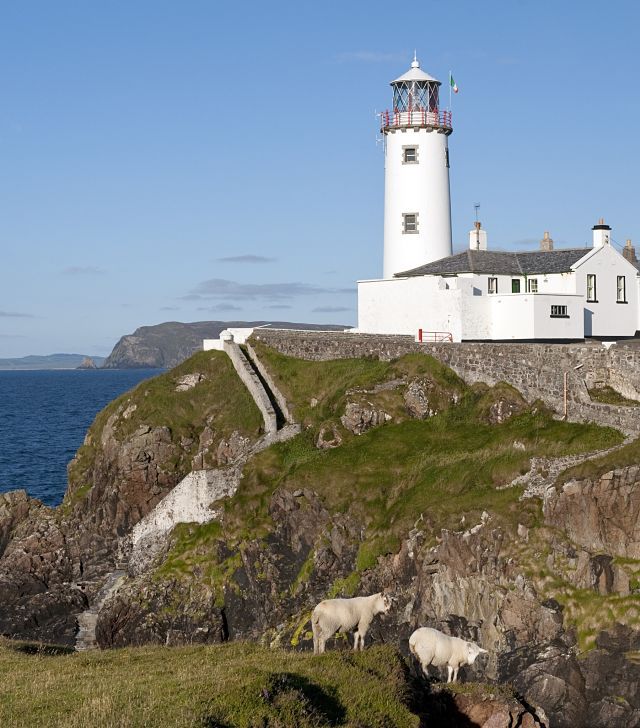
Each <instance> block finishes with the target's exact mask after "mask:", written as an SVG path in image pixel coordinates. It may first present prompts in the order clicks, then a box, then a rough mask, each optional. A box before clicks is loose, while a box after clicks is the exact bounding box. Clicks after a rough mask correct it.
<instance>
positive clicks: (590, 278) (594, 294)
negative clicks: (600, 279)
mask: <svg viewBox="0 0 640 728" xmlns="http://www.w3.org/2000/svg"><path fill="white" fill-rule="evenodd" d="M587 303H598V284H597V279H596V274H595V273H587Z"/></svg>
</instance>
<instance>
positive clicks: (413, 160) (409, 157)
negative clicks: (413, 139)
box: [402, 146, 418, 164]
mask: <svg viewBox="0 0 640 728" xmlns="http://www.w3.org/2000/svg"><path fill="white" fill-rule="evenodd" d="M402 164H418V147H408V146H403V147H402Z"/></svg>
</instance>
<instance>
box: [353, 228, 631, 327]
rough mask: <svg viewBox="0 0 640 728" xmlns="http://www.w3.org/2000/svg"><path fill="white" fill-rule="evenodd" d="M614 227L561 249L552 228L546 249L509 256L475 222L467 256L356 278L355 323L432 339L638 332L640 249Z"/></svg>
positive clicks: (544, 239)
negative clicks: (619, 243) (616, 236)
mask: <svg viewBox="0 0 640 728" xmlns="http://www.w3.org/2000/svg"><path fill="white" fill-rule="evenodd" d="M610 231H611V228H610V227H609V226H608V225H605V224H604V223H603V222H602V221H601V222H600V223H599V224H598V225H596V226H594V228H593V247H590V248H570V249H564V250H554V249H553V241H552V240H551V239H550V238H549V236H548V233H545V237H544V238H543V240H542V241H541V250H538V251H530V252H519V253H510V252H503V251H493V250H488V249H487V246H486V232H485V231H484V230H481V229H480V227H479V225H478V227H476V229H475V230H473V231H472V232H471V233H470V234H469V238H470V246H469V249H468V250H466V251H465V252H463V253H458V254H457V255H452V256H448V257H446V258H442V259H441V260H437V261H434V262H432V263H427V264H425V265H422V266H419V267H417V268H414V269H412V270H408V271H403V272H400V273H396V274H395V275H394V276H393V277H392V278H384V279H379V280H369V281H359V282H358V326H357V329H356V330H357V331H358V332H362V333H384V334H411V335H414V336H416V337H418V338H422V339H423V340H425V341H426V340H436V341H437V340H451V341H536V340H537V341H554V340H555V341H573V340H581V339H584V338H585V336H586V337H590V336H593V337H598V338H621V337H628V336H633V335H634V334H635V333H636V331H637V330H638V329H640V322H639V318H640V296H639V281H640V276H639V272H638V268H637V267H636V265H634V263H633V262H631V261H632V260H634V259H635V253H634V251H633V248H632V247H631V246H630V243H628V244H627V248H626V249H625V254H624V255H621V254H620V253H618V252H617V251H616V250H615V249H614V248H613V247H612V245H611V238H610ZM479 233H483V235H482V236H480V235H479ZM478 239H480V245H478Z"/></svg>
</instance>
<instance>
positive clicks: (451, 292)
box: [357, 276, 462, 341]
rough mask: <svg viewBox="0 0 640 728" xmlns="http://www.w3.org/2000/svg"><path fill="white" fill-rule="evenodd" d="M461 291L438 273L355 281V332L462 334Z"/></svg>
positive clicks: (455, 335)
mask: <svg viewBox="0 0 640 728" xmlns="http://www.w3.org/2000/svg"><path fill="white" fill-rule="evenodd" d="M460 300H461V291H460V289H459V287H458V282H457V279H455V278H451V279H446V278H441V277H440V276H416V277H415V278H385V279H380V280H370V281H358V327H357V331H359V332H361V333H370V334H409V335H411V336H417V334H418V330H419V329H423V330H424V331H446V332H449V333H451V334H452V336H453V338H454V341H460V340H461V335H462V322H461V314H460V311H461V304H460Z"/></svg>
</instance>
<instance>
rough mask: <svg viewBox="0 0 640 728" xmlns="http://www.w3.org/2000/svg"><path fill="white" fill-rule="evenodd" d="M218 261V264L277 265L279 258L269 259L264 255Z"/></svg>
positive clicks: (243, 256) (233, 257)
mask: <svg viewBox="0 0 640 728" xmlns="http://www.w3.org/2000/svg"><path fill="white" fill-rule="evenodd" d="M217 260H218V263H275V262H276V260H277V258H267V257H265V256H264V255H230V256H228V257H227V258H218V259H217Z"/></svg>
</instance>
